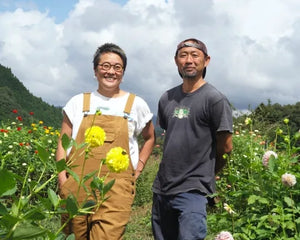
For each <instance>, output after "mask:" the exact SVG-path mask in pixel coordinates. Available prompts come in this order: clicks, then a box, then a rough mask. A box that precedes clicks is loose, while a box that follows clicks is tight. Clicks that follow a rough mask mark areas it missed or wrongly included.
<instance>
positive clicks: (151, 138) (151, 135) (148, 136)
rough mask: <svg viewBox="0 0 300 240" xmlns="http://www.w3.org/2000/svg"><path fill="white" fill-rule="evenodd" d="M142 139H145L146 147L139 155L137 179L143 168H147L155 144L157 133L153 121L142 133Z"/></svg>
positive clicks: (144, 146) (143, 147)
mask: <svg viewBox="0 0 300 240" xmlns="http://www.w3.org/2000/svg"><path fill="white" fill-rule="evenodd" d="M142 137H143V139H144V145H143V146H142V148H141V150H140V154H139V162H138V165H137V169H136V174H135V177H136V179H137V178H138V177H139V175H140V174H141V172H142V170H143V168H144V167H145V165H146V162H147V160H148V158H149V156H150V155H151V153H152V150H153V147H154V144H155V131H154V126H153V123H152V121H149V122H148V123H147V124H146V126H145V127H144V129H143V131H142Z"/></svg>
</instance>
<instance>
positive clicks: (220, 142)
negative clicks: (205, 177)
mask: <svg viewBox="0 0 300 240" xmlns="http://www.w3.org/2000/svg"><path fill="white" fill-rule="evenodd" d="M216 139H217V156H216V166H215V173H216V174H217V173H218V172H220V171H221V170H222V169H223V168H224V166H225V165H226V159H224V158H223V155H224V154H230V153H231V151H232V148H233V146H232V134H231V133H230V132H225V131H222V132H218V133H217V136H216Z"/></svg>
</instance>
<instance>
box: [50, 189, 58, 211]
mask: <svg viewBox="0 0 300 240" xmlns="http://www.w3.org/2000/svg"><path fill="white" fill-rule="evenodd" d="M48 197H49V199H50V201H51V203H52V204H53V206H54V207H55V208H57V206H58V204H59V198H58V196H57V195H56V193H55V192H54V191H53V190H52V189H50V188H48Z"/></svg>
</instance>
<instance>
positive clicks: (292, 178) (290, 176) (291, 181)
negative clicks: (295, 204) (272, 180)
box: [281, 173, 297, 187]
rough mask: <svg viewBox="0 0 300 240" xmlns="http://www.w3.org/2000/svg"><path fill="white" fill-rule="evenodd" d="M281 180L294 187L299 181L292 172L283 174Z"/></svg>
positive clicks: (284, 183)
mask: <svg viewBox="0 0 300 240" xmlns="http://www.w3.org/2000/svg"><path fill="white" fill-rule="evenodd" d="M281 181H282V184H283V185H285V186H287V187H292V186H294V185H295V184H296V183H297V181H296V177H295V176H294V175H293V174H290V173H285V174H283V175H282V176H281Z"/></svg>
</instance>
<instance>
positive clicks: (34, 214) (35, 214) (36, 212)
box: [24, 208, 46, 220]
mask: <svg viewBox="0 0 300 240" xmlns="http://www.w3.org/2000/svg"><path fill="white" fill-rule="evenodd" d="M45 218H46V216H45V215H44V214H43V213H42V212H41V210H40V209H37V208H34V209H31V210H29V211H28V212H26V214H25V215H24V219H28V220H43V219H45Z"/></svg>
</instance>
